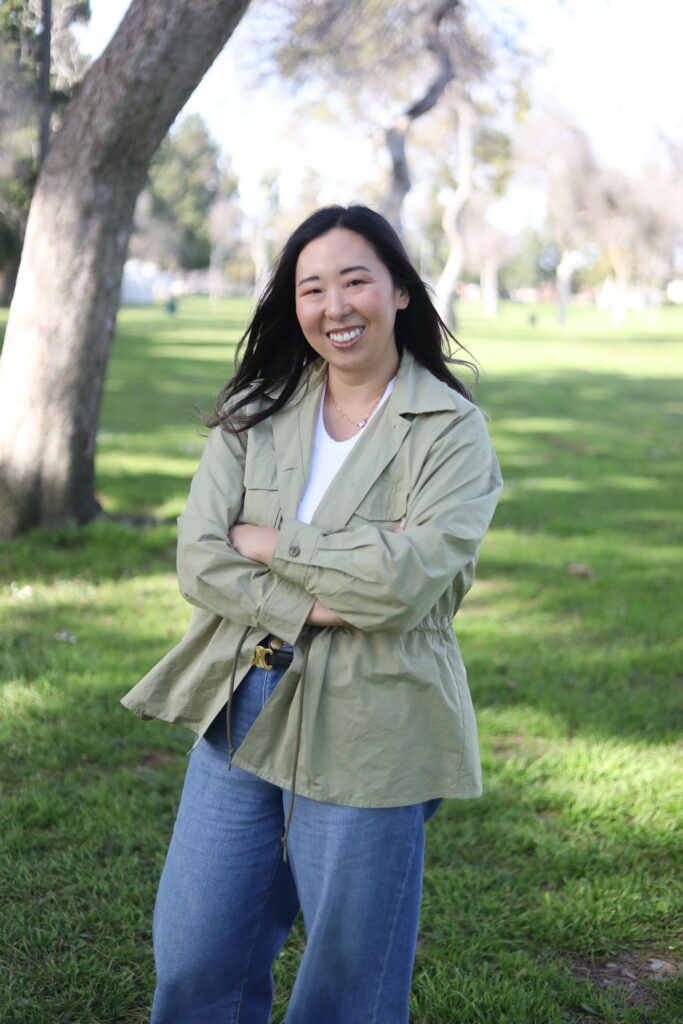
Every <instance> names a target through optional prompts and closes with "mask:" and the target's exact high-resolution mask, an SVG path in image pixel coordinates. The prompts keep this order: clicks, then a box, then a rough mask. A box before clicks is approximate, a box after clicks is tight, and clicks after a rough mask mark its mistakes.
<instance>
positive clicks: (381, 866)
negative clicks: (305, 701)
mask: <svg viewBox="0 0 683 1024" xmlns="http://www.w3.org/2000/svg"><path fill="white" fill-rule="evenodd" d="M283 671H284V670H282V669H271V670H270V671H268V670H265V669H258V668H253V669H251V671H250V672H249V674H248V676H247V677H246V678H245V679H244V680H243V681H242V683H241V684H240V686H239V688H238V689H237V692H236V693H235V697H234V701H233V711H232V728H233V736H234V741H235V743H236V745H239V743H241V741H242V740H243V739H244V737H245V735H246V733H247V732H248V730H249V729H250V727H251V725H252V724H253V722H254V720H255V719H256V717H257V715H258V714H259V712H260V711H261V710H262V708H263V707H264V705H265V703H266V701H267V700H268V698H269V697H270V696H271V694H272V692H273V690H274V689H275V687H276V686H277V684H278V682H279V681H280V679H281V678H282V675H283ZM289 801H290V794H289V793H288V792H287V791H286V790H283V789H280V788H279V787H278V786H275V785H273V784H272V783H269V782H266V781H264V780H263V779H259V778H258V777H257V776H255V775H253V774H251V773H249V772H245V771H243V770H242V769H240V768H238V767H236V766H233V767H232V769H231V770H230V771H228V754H227V737H226V721H225V714H221V715H219V716H218V718H217V719H216V721H215V722H214V723H213V725H212V726H211V727H210V729H209V731H208V732H207V734H206V736H205V737H204V739H203V740H202V741H201V742H200V743H199V745H198V746H197V747H196V748H195V749H194V750H193V752H192V754H191V755H190V762H189V765H188V770H187V776H186V779H185V786H184V789H183V794H182V798H181V802H180V807H179V810H178V816H177V820H176V824H175V829H174V832H173V838H172V840H171V844H170V848H169V852H168V856H167V859H166V864H165V867H164V870H163V873H162V877H161V882H160V885H159V892H158V896H157V903H156V908H155V912H154V955H155V960H156V967H157V979H158V980H157V988H156V992H155V996H154V1004H153V1008H152V1024H267V1022H268V1021H269V1019H270V1012H271V1006H272V1000H273V980H272V974H271V967H272V964H273V962H274V960H275V958H276V956H277V954H278V952H279V950H280V949H281V947H282V945H283V944H284V942H285V939H286V938H287V935H288V933H289V931H290V928H291V926H292V924H293V922H294V919H295V917H296V915H297V913H298V911H299V909H300V908H301V910H302V912H303V918H304V926H305V930H306V937H307V942H306V948H305V951H304V954H303V957H302V959H301V963H300V966H299V970H298V974H297V978H296V982H295V985H294V988H293V991H292V994H291V998H290V1002H289V1009H288V1012H287V1016H286V1018H285V1020H286V1024H407V1022H408V1000H409V992H410V982H411V975H412V969H413V959H414V955H415V946H416V941H417V927H418V917H419V910H420V898H421V892H422V870H423V857H424V824H425V821H427V820H428V818H429V817H431V815H432V814H433V813H434V812H435V811H436V809H437V807H438V805H439V801H438V800H432V801H429V802H428V803H425V804H415V805H410V806H407V807H390V808H373V809H368V808H359V807H347V806H339V805H335V804H327V803H321V802H319V801H316V800H311V799H308V798H306V797H302V796H297V797H296V800H295V807H294V813H293V817H292V822H291V828H290V832H289V837H288V842H287V849H288V861H287V862H285V861H284V859H283V854H282V844H281V837H282V834H283V830H284V823H285V819H286V816H287V812H288V809H289Z"/></svg>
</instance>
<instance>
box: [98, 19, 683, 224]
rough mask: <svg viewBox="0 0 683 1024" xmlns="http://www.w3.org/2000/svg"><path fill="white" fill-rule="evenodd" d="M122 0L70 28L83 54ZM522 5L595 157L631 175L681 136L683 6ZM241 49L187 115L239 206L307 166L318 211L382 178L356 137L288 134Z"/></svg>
mask: <svg viewBox="0 0 683 1024" xmlns="http://www.w3.org/2000/svg"><path fill="white" fill-rule="evenodd" d="M129 3H130V0H91V9H92V19H91V22H90V24H89V25H88V26H87V28H85V29H83V30H80V31H79V38H80V42H81V47H82V49H83V50H84V51H86V52H89V53H91V54H92V55H93V56H97V55H98V54H99V53H100V52H101V51H102V49H104V47H105V46H106V45H107V43H108V41H109V39H110V38H111V36H112V35H113V33H114V31H115V29H116V27H117V25H118V23H119V21H120V20H121V18H122V17H123V15H124V13H125V11H126V10H127V8H128V6H129ZM494 3H495V0H494ZM520 8H521V9H522V10H523V11H524V13H525V16H526V18H527V23H528V25H529V33H530V42H531V44H532V45H534V46H536V47H538V48H544V49H546V50H549V51H551V54H552V56H551V59H550V63H549V66H548V67H547V68H546V69H544V70H543V71H542V72H541V73H540V75H539V77H538V86H537V91H540V93H541V94H543V95H547V96H553V97H555V98H556V99H557V100H558V101H559V103H560V104H561V105H562V106H563V107H564V108H566V109H567V110H569V111H573V112H574V113H575V114H576V115H577V117H578V120H579V121H580V122H581V123H582V124H583V126H584V128H585V129H586V130H587V131H588V132H589V134H590V135H591V138H592V140H593V144H594V147H595V149H596V150H597V152H598V154H599V156H600V158H601V159H602V160H603V161H605V162H608V163H613V164H616V165H617V166H620V167H622V168H624V169H626V170H637V168H638V167H639V165H640V164H641V163H642V161H643V160H644V159H645V158H646V157H647V155H648V151H649V150H650V148H651V146H652V144H653V141H654V139H655V138H656V135H657V132H658V131H663V132H668V133H675V132H677V133H678V135H679V137H680V136H681V135H683V114H682V112H681V106H680V96H681V93H682V92H683V89H682V88H681V87H682V86H683V75H682V73H681V65H682V61H681V39H682V38H683V35H682V29H683V8H679V6H678V5H677V4H676V3H672V0H565V2H564V3H562V2H560V0H525V2H524V3H523V4H522V3H520ZM248 17H249V13H248V12H247V15H246V18H247V19H248ZM243 27H244V23H243ZM239 45H240V43H239V29H238V32H237V34H236V35H235V36H234V37H233V39H232V40H230V42H229V43H228V45H227V47H226V48H225V50H224V51H223V53H222V54H221V55H220V56H219V58H218V59H217V61H216V62H215V63H214V65H213V67H212V68H211V70H210V71H209V72H208V74H207V75H206V76H205V78H204V80H203V81H202V82H201V84H200V85H199V87H198V88H197V89H196V91H195V93H194V94H193V96H192V97H191V99H190V101H189V103H188V104H187V106H186V108H185V110H186V111H197V112H199V113H201V114H202V116H203V117H204V119H205V120H206V122H207V124H208V125H209V128H210V130H211V132H212V134H213V135H214V137H215V138H216V139H217V140H218V142H219V143H220V144H221V146H222V147H223V149H224V151H225V152H226V153H228V154H229V156H230V158H231V160H232V164H233V167H234V168H235V170H236V171H237V173H238V175H239V177H240V194H241V197H242V201H243V204H244V206H245V207H246V208H247V210H253V211H254V212H256V210H257V209H258V208H259V206H260V196H259V190H258V181H259V180H260V178H261V177H262V175H263V174H264V173H267V172H268V171H273V170H277V171H278V173H279V174H280V180H281V194H282V197H283V201H284V202H285V203H286V202H287V198H288V195H294V194H295V193H296V187H297V183H298V181H299V179H300V175H301V172H302V170H305V169H306V168H312V169H314V170H316V171H318V173H320V174H321V175H322V176H323V181H324V186H323V188H324V192H323V194H321V195H320V197H319V198H320V202H321V203H326V202H332V201H341V202H344V201H349V200H351V199H354V198H359V190H362V188H363V185H364V184H365V183H366V182H367V181H368V180H371V181H377V180H378V177H379V173H380V172H379V171H378V169H377V157H376V155H375V151H374V149H373V147H372V145H371V143H370V141H369V139H368V138H367V136H366V134H365V132H364V130H362V129H361V128H359V131H358V133H357V137H355V138H349V137H348V131H347V132H345V134H344V137H343V139H340V138H339V132H338V130H335V129H334V128H333V127H332V126H327V127H322V126H320V125H319V124H316V125H309V126H307V127H306V130H305V131H304V136H303V139H301V138H300V137H297V139H296V140H294V139H293V138H292V137H291V136H290V137H289V138H288V137H287V125H286V121H287V117H286V116H285V117H283V116H282V114H283V105H282V101H279V100H278V97H277V93H276V91H275V89H274V88H271V87H267V88H266V87H263V88H261V89H255V88H254V86H253V84H249V83H248V82H247V81H246V79H245V75H244V73H243V72H240V71H239V70H238V68H237V66H236V62H235V60H234V56H233V55H234V53H235V48H236V46H239ZM340 152H343V159H341V158H340V157H339V153H340Z"/></svg>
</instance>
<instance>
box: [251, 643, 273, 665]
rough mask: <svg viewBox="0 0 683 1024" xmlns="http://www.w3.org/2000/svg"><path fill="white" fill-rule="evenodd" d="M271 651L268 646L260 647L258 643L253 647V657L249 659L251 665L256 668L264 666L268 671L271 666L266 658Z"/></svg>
mask: <svg viewBox="0 0 683 1024" xmlns="http://www.w3.org/2000/svg"><path fill="white" fill-rule="evenodd" d="M272 653H273V652H272V651H271V649H270V647H261V645H260V644H258V645H257V646H256V647H255V648H254V657H253V658H252V659H251V663H252V665H255V666H256V668H265V669H266V670H267V671H268V672H270V671H271V669H272V668H273V666H272V665H269V664H268V662H267V660H266V659H267V657H268V655H269V654H272Z"/></svg>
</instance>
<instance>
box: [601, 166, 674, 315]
mask: <svg viewBox="0 0 683 1024" xmlns="http://www.w3.org/2000/svg"><path fill="white" fill-rule="evenodd" d="M677 194H678V195H680V191H679V190H678V189H677V188H676V186H675V184H673V183H672V182H670V181H667V180H666V179H665V178H664V177H663V176H662V175H661V174H660V173H659V169H658V168H651V169H650V172H649V174H648V176H647V184H646V183H645V182H644V181H643V182H638V181H634V180H633V179H631V178H629V177H628V176H627V175H625V174H624V173H623V172H622V171H619V170H616V169H615V168H606V169H604V170H603V171H602V172H601V173H600V176H599V178H598V181H597V183H596V188H595V189H594V191H593V193H592V195H591V209H590V216H591V221H592V225H593V228H594V231H595V236H596V238H597V240H598V243H599V244H600V247H601V249H602V251H603V253H604V255H605V257H606V259H607V261H608V264H609V267H610V269H611V272H612V279H611V281H610V282H609V285H608V288H607V293H608V294H607V298H608V301H609V305H610V307H611V319H612V326H613V327H621V326H622V324H623V322H624V317H625V315H626V309H627V305H628V295H629V289H630V288H631V287H632V286H633V285H635V284H640V285H641V286H643V285H644V286H645V287H646V289H647V288H648V286H649V288H650V289H652V288H653V287H661V285H662V284H665V283H666V279H667V277H668V275H669V274H670V272H671V267H672V262H673V256H674V249H675V246H676V243H677V240H678V238H679V237H680V232H681V221H680V220H677V217H676V199H677ZM678 212H679V216H680V207H679V211H678Z"/></svg>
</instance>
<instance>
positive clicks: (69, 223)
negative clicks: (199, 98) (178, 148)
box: [0, 0, 248, 537]
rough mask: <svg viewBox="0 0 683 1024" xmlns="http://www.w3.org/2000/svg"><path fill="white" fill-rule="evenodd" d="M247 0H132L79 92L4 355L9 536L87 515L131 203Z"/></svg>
mask: <svg viewBox="0 0 683 1024" xmlns="http://www.w3.org/2000/svg"><path fill="white" fill-rule="evenodd" d="M247 4H248V0H174V3H173V4H172V5H169V4H167V3H165V2H163V0H133V3H132V4H131V7H130V9H129V11H128V13H127V14H126V16H125V18H124V20H123V22H122V24H121V25H120V27H119V29H118V31H117V32H116V35H115V36H114V38H113V40H112V42H111V43H110V45H109V46H108V47H107V49H106V51H105V52H104V54H103V55H102V56H101V57H100V58H99V60H98V61H97V62H96V63H95V64H94V65H93V67H92V68H91V70H90V71H89V72H88V74H87V75H86V76H85V78H84V79H83V81H82V83H81V84H80V86H78V87H77V88H76V91H75V95H74V98H73V100H72V101H71V103H70V105H69V108H68V110H67V113H66V117H65V119H64V124H63V127H62V128H61V130H60V131H59V132H58V134H57V135H56V136H55V137H54V139H53V140H52V145H51V148H50V152H49V153H48V156H47V159H46V161H45V164H44V165H43V167H42V169H41V172H40V176H39V179H38V183H37V187H36V191H35V195H34V198H33V202H32V204H31V211H30V214H29V219H28V224H27V229H26V237H25V241H24V250H23V257H22V262H21V266H20V269H19V276H18V279H17V285H16V290H15V294H14V300H13V302H12V306H11V309H10V316H9V323H8V326H7V334H6V337H5V346H4V350H3V353H2V358H1V359H0V536H4V537H10V536H14V535H15V534H17V533H19V532H20V531H22V530H25V529H28V528H30V527H33V526H64V525H67V524H73V523H85V522H88V521H89V520H91V519H93V518H94V517H95V516H96V515H97V514H98V511H99V506H98V503H97V501H96V499H95V493H94V479H95V465H94V459H95V434H96V429H97V422H98V417H99V410H100V402H101V397H102V390H103V384H104V376H105V370H106V364H107V359H108V356H109V350H110V347H111V342H112V337H113V333H114V324H115V320H116V312H117V309H118V302H119V291H120V285H121V277H122V273H123V264H124V261H125V257H126V250H127V246H128V238H129V235H130V231H131V225H132V219H133V212H134V207H135V200H136V197H137V195H138V192H139V191H140V189H141V187H142V185H143V184H144V180H145V173H146V170H147V166H148V164H149V161H150V159H151V157H152V155H153V153H154V151H155V150H156V148H157V146H158V145H159V143H160V142H161V140H162V138H163V137H164V135H165V134H166V132H167V131H168V128H169V127H170V125H171V124H172V122H173V120H174V119H175V117H176V115H177V113H178V111H179V110H180V109H181V108H182V106H183V105H184V104H185V102H186V100H187V99H188V97H189V96H190V94H191V93H192V91H193V89H194V88H195V86H196V85H197V83H198V82H199V81H200V79H201V78H202V76H203V75H204V73H205V72H206V70H207V69H208V68H209V66H210V65H211V63H212V62H213V60H214V59H215V57H216V56H217V55H218V53H219V52H220V50H221V49H222V47H223V46H224V44H225V42H226V40H227V39H228V38H229V36H230V34H231V33H232V31H233V29H234V27H235V25H236V24H237V22H238V21H239V19H240V17H241V16H242V14H243V12H244V10H245V8H246V6H247Z"/></svg>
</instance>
